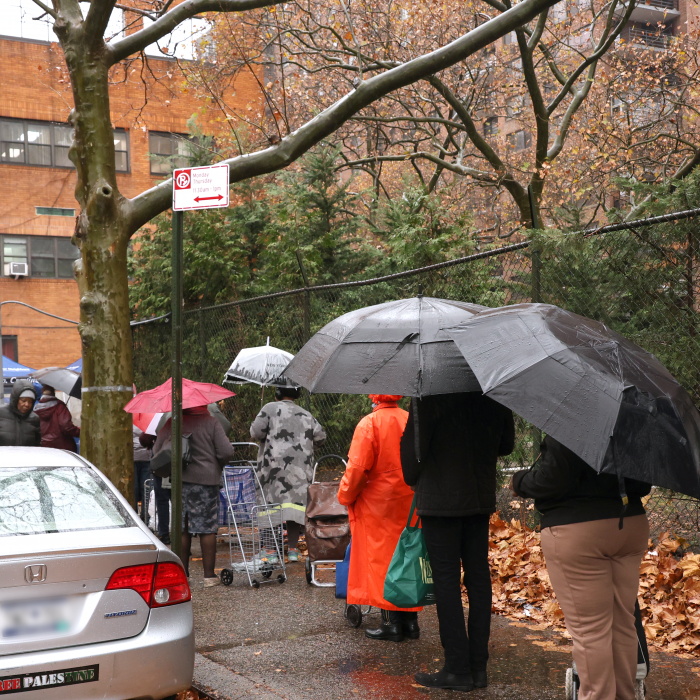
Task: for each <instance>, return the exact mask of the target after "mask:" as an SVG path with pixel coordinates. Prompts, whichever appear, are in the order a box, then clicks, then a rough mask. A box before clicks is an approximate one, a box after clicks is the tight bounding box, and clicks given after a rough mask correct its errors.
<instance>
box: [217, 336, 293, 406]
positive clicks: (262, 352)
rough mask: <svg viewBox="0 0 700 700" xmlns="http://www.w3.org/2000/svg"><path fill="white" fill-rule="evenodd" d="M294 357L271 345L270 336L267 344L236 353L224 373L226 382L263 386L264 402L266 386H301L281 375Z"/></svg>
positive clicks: (262, 395)
mask: <svg viewBox="0 0 700 700" xmlns="http://www.w3.org/2000/svg"><path fill="white" fill-rule="evenodd" d="M293 359H294V355H292V353H290V352H286V351H285V350H280V349H279V348H276V347H273V346H272V345H270V338H269V337H268V339H267V344H266V345H260V346H258V347H254V348H243V350H241V351H240V352H239V353H238V355H236V359H235V360H234V361H233V363H232V364H231V366H230V367H229V368H228V370H227V372H226V374H225V375H224V383H228V382H230V383H232V384H257V385H258V386H261V387H262V393H261V402H262V400H263V397H264V395H265V387H266V386H279V387H285V386H289V387H297V386H299V385H298V384H296V383H295V382H293V381H292V380H291V379H288V378H287V377H282V376H280V375H281V374H282V372H284V370H285V369H286V368H287V365H288V364H289V363H290V362H291V361H292V360H293Z"/></svg>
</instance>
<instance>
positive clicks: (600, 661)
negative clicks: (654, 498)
mask: <svg viewBox="0 0 700 700" xmlns="http://www.w3.org/2000/svg"><path fill="white" fill-rule="evenodd" d="M618 523H619V520H618V519H617V518H614V519H610V520H593V521H591V522H587V523H574V524H572V525H558V526H555V527H548V528H546V529H544V530H543V531H542V551H543V552H544V556H545V559H546V561H547V570H548V572H549V578H550V580H551V581H552V586H553V588H554V592H555V593H556V595H557V599H558V600H559V604H560V605H561V609H562V611H563V612H564V617H565V619H566V628H567V629H568V630H569V634H570V635H571V637H572V639H573V642H574V649H573V651H574V661H575V662H576V668H577V670H578V674H579V677H580V679H581V689H580V691H579V696H578V697H579V700H634V680H635V676H636V671H637V632H636V630H635V627H634V601H635V597H636V595H637V591H638V589H639V565H640V564H641V561H642V556H643V555H644V552H645V551H646V548H647V543H648V539H649V523H648V522H647V518H646V515H635V516H634V517H631V518H625V521H624V527H623V528H622V530H620V529H618Z"/></svg>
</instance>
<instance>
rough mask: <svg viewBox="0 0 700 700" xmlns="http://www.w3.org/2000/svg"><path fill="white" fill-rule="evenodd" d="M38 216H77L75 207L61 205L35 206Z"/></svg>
mask: <svg viewBox="0 0 700 700" xmlns="http://www.w3.org/2000/svg"><path fill="white" fill-rule="evenodd" d="M34 211H35V212H36V214H37V216H75V209H62V208H61V207H34Z"/></svg>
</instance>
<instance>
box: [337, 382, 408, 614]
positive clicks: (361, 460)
mask: <svg viewBox="0 0 700 700" xmlns="http://www.w3.org/2000/svg"><path fill="white" fill-rule="evenodd" d="M370 398H371V399H372V401H373V403H376V404H378V405H377V406H375V407H374V410H373V411H372V413H370V414H369V415H368V416H365V417H364V418H363V419H362V420H361V421H360V422H359V423H358V424H357V427H356V428H355V434H354V435H353V438H352V444H351V445H350V454H349V456H348V466H347V468H346V470H345V475H344V476H343V478H342V479H341V481H340V489H339V490H338V500H339V501H340V502H341V503H342V504H343V505H346V506H347V507H348V513H349V516H350V529H351V531H352V550H351V554H350V575H349V577H348V604H349V605H352V604H355V605H373V606H375V607H377V608H381V609H383V610H403V609H408V610H422V608H397V607H396V606H395V605H392V604H391V603H389V602H387V601H386V600H384V579H385V578H386V572H387V570H388V568H389V564H390V563H391V558H392V556H393V555H394V550H395V549H396V544H397V543H398V541H399V537H400V536H401V532H402V531H403V529H404V527H405V526H406V520H407V519H408V512H409V510H410V509H411V501H412V500H413V491H412V490H411V489H410V488H409V487H408V486H406V483H405V482H404V480H403V472H402V471H401V452H400V443H401V436H402V435H403V431H404V428H405V427H406V422H407V421H408V413H407V412H406V411H404V410H403V409H402V408H399V407H398V406H397V405H396V402H397V401H398V400H399V399H400V398H401V397H400V396H386V395H381V396H370Z"/></svg>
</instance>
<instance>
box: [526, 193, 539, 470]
mask: <svg viewBox="0 0 700 700" xmlns="http://www.w3.org/2000/svg"><path fill="white" fill-rule="evenodd" d="M527 196H528V199H529V201H530V217H531V219H532V228H533V229H539V228H540V222H539V221H538V219H537V209H536V208H535V196H534V194H533V192H532V185H528V187H527ZM541 273H542V257H541V254H540V249H539V248H536V247H533V248H532V291H531V295H532V303H533V304H539V303H541V302H542V280H541ZM541 442H542V432H541V431H540V429H539V428H535V427H534V426H533V428H532V461H533V462H534V461H535V460H536V459H537V457H538V456H539V454H540V443H541Z"/></svg>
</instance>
